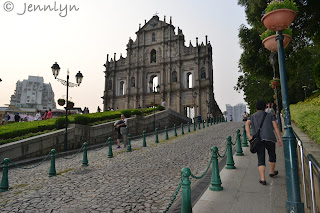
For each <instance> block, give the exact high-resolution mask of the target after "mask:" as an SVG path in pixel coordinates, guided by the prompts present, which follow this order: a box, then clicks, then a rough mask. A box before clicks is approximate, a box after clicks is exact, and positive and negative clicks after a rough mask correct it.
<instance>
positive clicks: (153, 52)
mask: <svg viewBox="0 0 320 213" xmlns="http://www.w3.org/2000/svg"><path fill="white" fill-rule="evenodd" d="M153 62H154V63H156V62H157V52H156V50H155V49H153V50H151V53H150V63H153Z"/></svg>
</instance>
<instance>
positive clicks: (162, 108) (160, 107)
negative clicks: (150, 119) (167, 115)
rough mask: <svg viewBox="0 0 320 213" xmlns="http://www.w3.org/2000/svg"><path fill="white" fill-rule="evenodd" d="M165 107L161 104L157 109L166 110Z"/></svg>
mask: <svg viewBox="0 0 320 213" xmlns="http://www.w3.org/2000/svg"><path fill="white" fill-rule="evenodd" d="M164 109H165V108H164V107H163V106H161V105H159V106H157V110H159V111H162V110H164Z"/></svg>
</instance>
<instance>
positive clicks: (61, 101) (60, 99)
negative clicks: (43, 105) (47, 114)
mask: <svg viewBox="0 0 320 213" xmlns="http://www.w3.org/2000/svg"><path fill="white" fill-rule="evenodd" d="M65 103H66V100H64V99H63V98H59V99H58V104H59V105H60V106H63V105H64V104H65Z"/></svg>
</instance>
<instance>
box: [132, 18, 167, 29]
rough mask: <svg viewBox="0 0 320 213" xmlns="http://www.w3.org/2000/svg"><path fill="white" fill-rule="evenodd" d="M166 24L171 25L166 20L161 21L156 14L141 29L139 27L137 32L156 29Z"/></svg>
mask: <svg viewBox="0 0 320 213" xmlns="http://www.w3.org/2000/svg"><path fill="white" fill-rule="evenodd" d="M166 25H169V24H168V23H165V22H164V21H160V19H159V16H157V15H154V16H153V17H152V18H151V19H150V20H149V21H148V22H147V23H145V25H144V26H143V27H142V28H141V29H139V31H138V32H137V33H139V32H142V31H149V30H155V29H158V28H161V27H162V26H166Z"/></svg>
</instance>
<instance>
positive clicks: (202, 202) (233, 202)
mask: <svg viewBox="0 0 320 213" xmlns="http://www.w3.org/2000/svg"><path fill="white" fill-rule="evenodd" d="M276 149H277V165H276V170H278V171H279V175H278V176H276V177H275V178H270V177H269V175H268V174H269V165H267V167H266V181H267V185H266V186H263V185H261V184H260V183H259V182H258V181H259V180H260V175H259V172H258V168H257V155H256V154H251V152H250V150H249V148H247V147H245V148H243V151H244V156H234V161H235V166H236V169H234V170H230V169H225V168H224V169H223V170H222V171H221V172H220V177H221V182H222V186H223V190H222V191H220V192H213V191H211V190H209V189H207V190H206V192H205V193H204V194H203V195H202V197H201V198H200V199H199V200H198V202H197V203H196V205H195V206H194V207H193V213H215V212H217V213H256V212H259V213H281V212H286V198H287V196H286V195H287V193H286V182H285V181H286V177H285V165H284V164H285V162H284V154H283V147H281V148H279V147H278V146H277V147H276ZM267 159H268V158H266V161H267Z"/></svg>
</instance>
